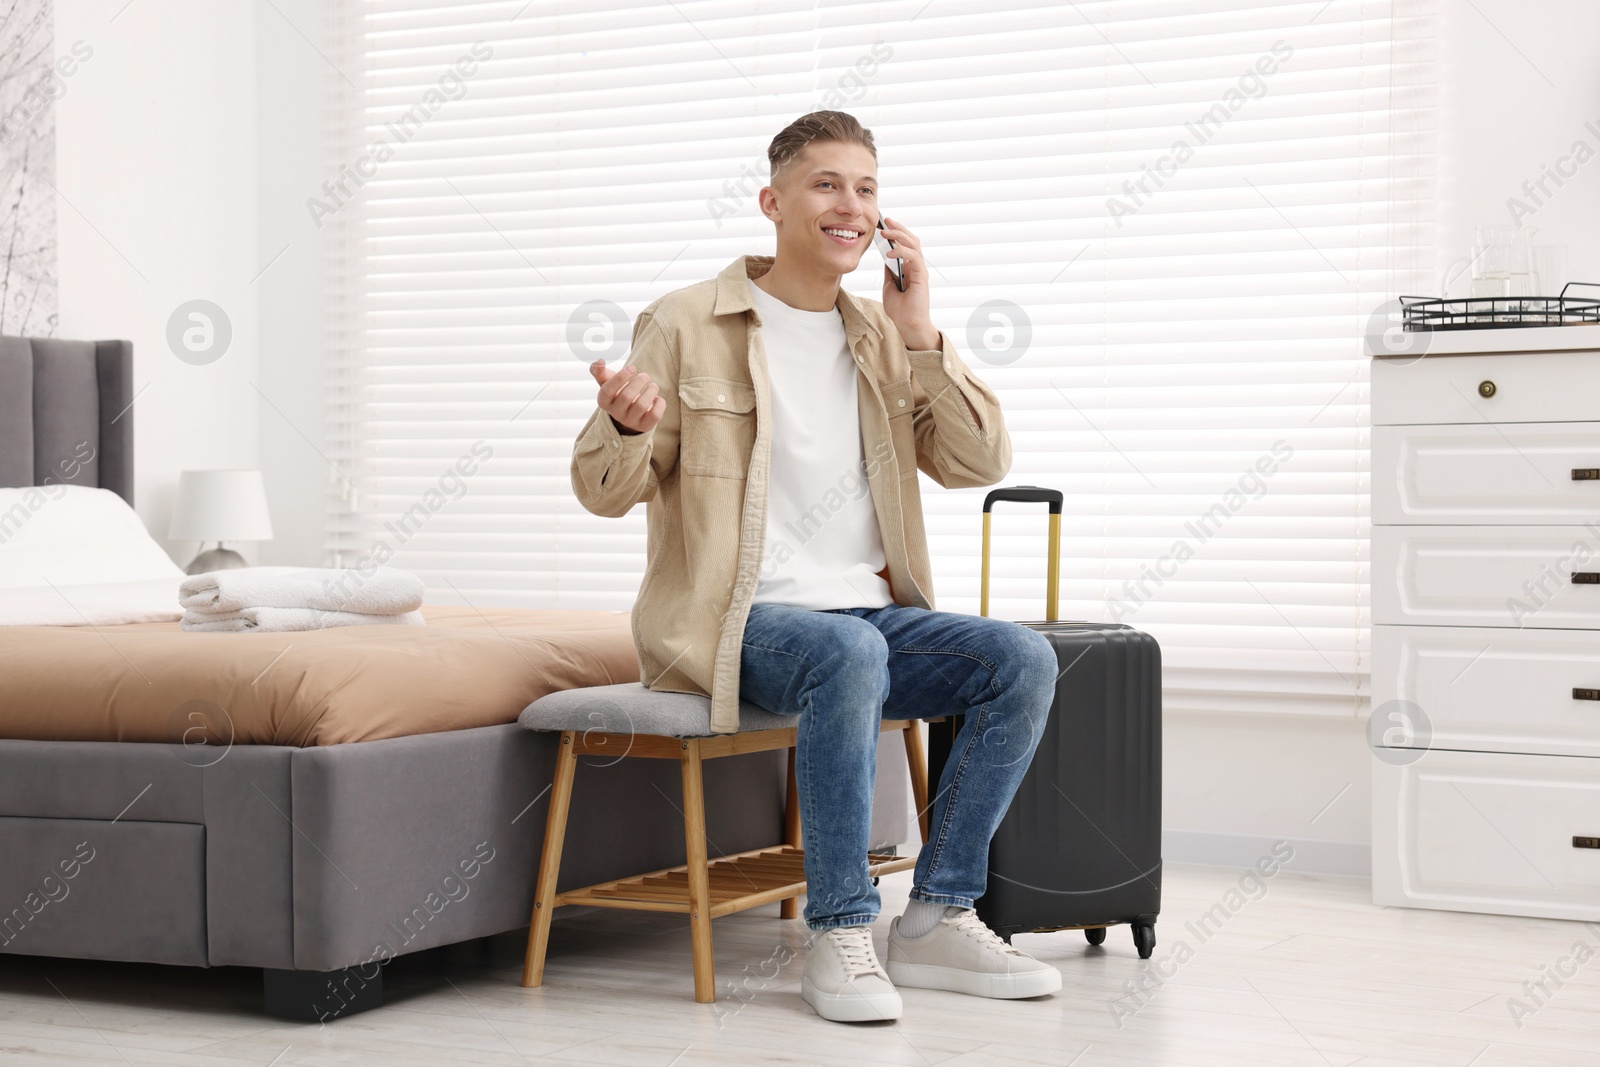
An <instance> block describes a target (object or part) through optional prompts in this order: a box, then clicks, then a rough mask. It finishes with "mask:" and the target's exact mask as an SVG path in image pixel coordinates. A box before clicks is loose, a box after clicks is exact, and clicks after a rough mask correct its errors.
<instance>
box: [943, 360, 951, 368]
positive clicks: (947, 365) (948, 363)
mask: <svg viewBox="0 0 1600 1067" xmlns="http://www.w3.org/2000/svg"><path fill="white" fill-rule="evenodd" d="M944 369H945V370H949V369H950V361H949V360H948V359H947V360H945V361H944Z"/></svg>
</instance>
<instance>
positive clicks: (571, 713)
mask: <svg viewBox="0 0 1600 1067" xmlns="http://www.w3.org/2000/svg"><path fill="white" fill-rule="evenodd" d="M517 722H518V723H519V724H520V725H522V726H525V727H527V728H528V729H529V730H598V731H599V732H601V733H609V734H656V735H659V736H663V737H707V736H710V734H711V698H710V697H703V696H699V695H697V694H694V693H657V692H654V691H652V690H650V689H648V688H646V687H645V686H644V685H643V684H641V683H639V682H623V683H622V684H620V685H596V686H589V687H585V688H581V689H563V690H561V691H560V692H556V693H550V694H547V695H546V696H542V697H540V698H539V699H538V700H535V701H534V702H533V703H532V704H529V705H528V706H527V707H526V708H524V709H523V712H522V714H521V715H519V716H517ZM798 722H799V716H798V715H774V714H773V713H772V712H770V711H767V710H765V709H764V708H760V707H757V706H756V705H754V704H752V703H750V702H749V701H747V700H741V701H739V731H740V732H741V733H743V732H744V731H746V730H773V729H781V728H783V727H787V726H794V725H795V724H796V723H798Z"/></svg>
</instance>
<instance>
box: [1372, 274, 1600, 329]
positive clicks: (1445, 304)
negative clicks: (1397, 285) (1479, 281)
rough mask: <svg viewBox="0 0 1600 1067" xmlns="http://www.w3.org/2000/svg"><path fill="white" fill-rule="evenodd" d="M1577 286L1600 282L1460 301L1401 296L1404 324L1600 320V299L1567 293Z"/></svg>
mask: <svg viewBox="0 0 1600 1067" xmlns="http://www.w3.org/2000/svg"><path fill="white" fill-rule="evenodd" d="M1574 285H1583V286H1588V287H1590V288H1594V289H1600V283H1596V282H1568V283H1567V284H1566V285H1564V286H1562V287H1561V295H1560V296H1475V297H1463V298H1461V299H1457V300H1441V299H1439V298H1437V297H1427V296H1402V297H1401V298H1400V308H1401V311H1402V313H1403V315H1402V323H1403V324H1404V327H1405V328H1406V329H1408V330H1493V329H1497V328H1504V327H1515V326H1581V325H1584V324H1586V323H1600V299H1586V298H1583V297H1576V296H1568V295H1567V290H1568V289H1571V288H1572V287H1573V286H1574ZM1407 301H1410V303H1407Z"/></svg>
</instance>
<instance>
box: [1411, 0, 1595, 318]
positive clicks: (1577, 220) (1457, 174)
mask: <svg viewBox="0 0 1600 1067" xmlns="http://www.w3.org/2000/svg"><path fill="white" fill-rule="evenodd" d="M1443 14H1444V18H1443V20H1442V21H1443V27H1442V29H1443V33H1442V37H1441V40H1440V58H1441V61H1442V63H1443V67H1444V74H1443V79H1442V80H1443V84H1442V86H1441V94H1440V123H1439V156H1440V167H1439V176H1440V182H1439V186H1440V189H1439V191H1440V197H1439V211H1438V234H1439V247H1438V257H1437V262H1438V267H1439V270H1440V272H1442V271H1443V270H1444V269H1445V267H1446V266H1447V265H1448V264H1449V263H1450V262H1451V261H1453V260H1456V259H1459V258H1461V257H1464V256H1466V255H1467V254H1468V251H1469V249H1470V246H1471V243H1472V227H1473V226H1474V225H1511V224H1513V223H1514V222H1515V221H1517V220H1516V219H1514V218H1513V216H1512V214H1511V213H1510V211H1509V210H1508V208H1507V200H1508V199H1509V198H1511V197H1517V198H1518V199H1521V200H1523V201H1524V202H1525V203H1527V204H1528V205H1529V206H1532V207H1533V208H1534V209H1535V214H1533V215H1532V216H1528V217H1524V218H1523V219H1522V220H1521V221H1522V223H1523V224H1524V225H1527V226H1533V227H1536V228H1537V230H1538V233H1537V234H1536V236H1535V238H1534V240H1535V241H1536V242H1538V243H1557V244H1565V245H1567V246H1568V257H1569V260H1570V261H1571V267H1570V272H1571V275H1572V277H1573V278H1576V279H1581V280H1586V281H1593V282H1600V4H1596V3H1593V2H1592V0H1540V2H1539V3H1532V4H1530V3H1520V2H1517V0H1473V2H1471V3H1468V2H1467V0H1443ZM1586 123H1593V124H1594V126H1593V129H1590V128H1588V127H1587V126H1586V125H1585V124H1586ZM1579 140H1582V141H1584V142H1586V144H1587V146H1588V150H1589V152H1590V153H1592V154H1593V155H1594V158H1593V159H1591V160H1589V161H1588V162H1587V163H1585V164H1584V165H1583V166H1581V167H1579V168H1577V174H1576V176H1575V177H1573V178H1571V179H1566V178H1563V179H1562V180H1563V181H1564V182H1565V185H1563V186H1561V187H1559V188H1558V187H1557V186H1556V185H1555V183H1554V182H1553V181H1548V182H1547V184H1546V189H1547V190H1548V191H1549V192H1550V193H1551V194H1552V195H1550V196H1548V197H1546V196H1545V195H1544V193H1541V192H1539V191H1538V190H1537V189H1535V193H1536V194H1537V195H1538V196H1539V198H1540V199H1543V200H1544V201H1545V202H1544V204H1543V205H1542V206H1541V205H1538V204H1536V203H1535V201H1534V200H1533V199H1531V198H1530V197H1529V195H1528V194H1527V193H1525V192H1524V191H1523V183H1524V182H1529V181H1534V182H1536V181H1537V180H1538V179H1539V178H1540V177H1541V174H1542V165H1544V164H1549V165H1550V166H1551V167H1552V168H1554V167H1555V166H1556V164H1557V163H1558V162H1559V161H1560V160H1561V158H1562V157H1564V156H1568V155H1569V154H1570V153H1571V152H1572V150H1573V147H1574V144H1575V142H1577V141H1579ZM1565 169H1568V170H1569V171H1570V170H1571V169H1572V165H1571V164H1568V165H1567V166H1566V168H1565ZM1589 292H1590V293H1591V295H1595V296H1600V290H1589ZM1452 295H1461V296H1465V295H1467V293H1466V291H1465V290H1464V289H1463V290H1462V291H1461V292H1460V293H1454V292H1453V293H1452Z"/></svg>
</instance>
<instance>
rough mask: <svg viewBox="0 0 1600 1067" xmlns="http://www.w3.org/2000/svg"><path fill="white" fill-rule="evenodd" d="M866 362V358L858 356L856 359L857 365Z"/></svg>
mask: <svg viewBox="0 0 1600 1067" xmlns="http://www.w3.org/2000/svg"><path fill="white" fill-rule="evenodd" d="M866 361H867V357H866V356H857V357H856V362H857V363H865V362H866Z"/></svg>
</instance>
